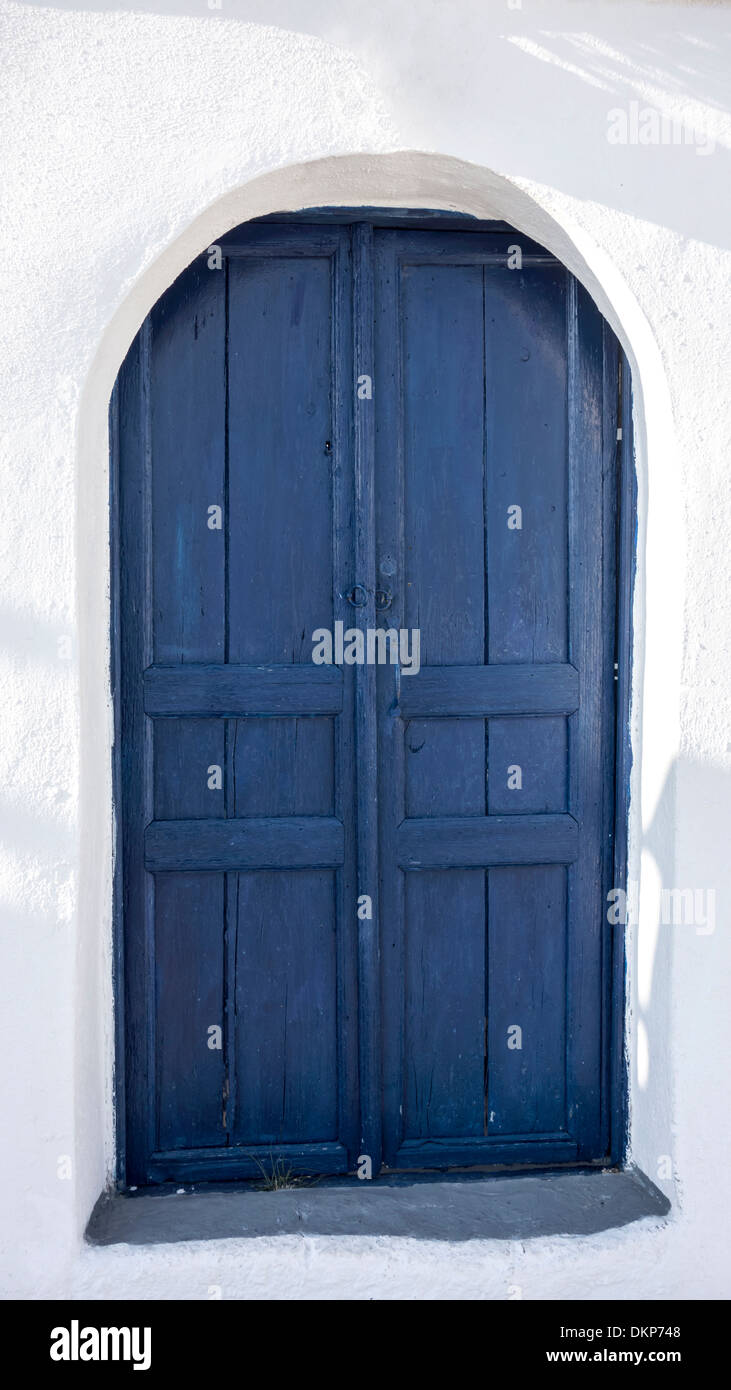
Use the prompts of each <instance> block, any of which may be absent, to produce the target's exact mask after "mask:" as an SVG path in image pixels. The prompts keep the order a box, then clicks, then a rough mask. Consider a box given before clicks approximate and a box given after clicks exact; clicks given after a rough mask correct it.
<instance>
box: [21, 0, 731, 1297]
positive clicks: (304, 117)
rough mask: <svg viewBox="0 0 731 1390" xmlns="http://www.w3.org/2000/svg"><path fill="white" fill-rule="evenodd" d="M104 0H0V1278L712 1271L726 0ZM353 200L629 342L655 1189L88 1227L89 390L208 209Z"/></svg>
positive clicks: (98, 462)
mask: <svg viewBox="0 0 731 1390" xmlns="http://www.w3.org/2000/svg"><path fill="white" fill-rule="evenodd" d="M102 6H103V0H96V3H94V0H92V2H91V4H90V5H88V6H87V5H85V4H84V3H83V0H75V3H74V0H63V3H59V4H57V5H55V6H50V7H47V8H42V7H41V6H40V5H37V4H35V3H27V4H21V3H11V4H7V5H4V6H3V11H2V12H3V30H4V36H3V40H2V42H3V47H4V49H5V52H6V59H5V64H4V66H5V74H6V78H5V84H4V85H5V90H6V93H7V95H6V96H5V97H4V99H3V102H2V108H3V119H4V122H5V127H6V129H5V132H4V135H3V140H2V147H3V163H4V165H5V170H6V172H5V175H4V179H3V183H4V188H3V193H4V201H5V212H4V220H5V225H6V227H7V246H8V251H7V256H6V266H7V277H6V284H5V286H4V288H3V293H2V300H1V301H0V303H1V304H2V312H1V313H0V335H1V336H2V359H1V370H0V391H1V392H2V397H3V400H2V410H1V418H2V433H3V464H4V487H3V501H4V506H3V525H2V559H1V560H0V567H1V568H0V587H1V592H2V598H1V599H0V670H1V671H2V692H3V718H2V773H1V775H0V798H1V800H0V839H1V841H2V850H3V853H2V867H1V868H0V905H1V909H2V914H1V916H2V960H1V961H0V978H1V979H2V993H3V1005H2V1015H1V1016H2V1024H1V1027H2V1050H1V1051H0V1072H1V1073H2V1114H3V1128H4V1137H3V1143H2V1161H3V1173H2V1180H1V1182H0V1191H1V1192H2V1197H3V1203H4V1205H5V1207H6V1210H5V1212H4V1214H3V1216H2V1221H1V1225H0V1229H1V1230H2V1237H3V1242H4V1246H5V1250H4V1254H3V1257H2V1288H3V1291H4V1293H5V1295H6V1296H10V1297H44V1296H45V1297H48V1296H62V1297H63V1296H73V1295H81V1294H84V1295H91V1296H97V1297H102V1298H104V1297H117V1296H120V1295H121V1296H130V1297H146V1296H150V1297H155V1298H160V1297H163V1298H164V1297H171V1298H191V1297H192V1298H196V1297H200V1298H205V1297H207V1291H208V1287H209V1285H220V1286H221V1287H222V1290H223V1296H224V1297H229V1298H236V1297H265V1296H267V1294H268V1293H269V1294H273V1295H274V1296H276V1297H280V1298H281V1297H295V1298H296V1297H325V1298H329V1297H332V1298H342V1297H346V1298H348V1297H350V1298H370V1297H375V1298H401V1297H406V1298H419V1297H426V1298H429V1297H439V1296H448V1297H452V1298H454V1297H468V1298H496V1299H500V1298H506V1297H508V1296H514V1294H509V1292H508V1291H509V1290H510V1289H514V1288H515V1286H518V1287H519V1288H520V1289H521V1290H522V1296H523V1297H524V1298H526V1299H528V1298H562V1297H579V1298H595V1297H603V1296H608V1297H615V1298H626V1297H640V1298H653V1297H664V1296H672V1297H690V1298H697V1297H701V1296H711V1297H717V1298H718V1297H728V1296H729V1294H730V1293H731V1278H730V1277H729V1261H728V1258H727V1253H726V1244H727V1242H728V1236H729V1231H728V1213H729V1210H731V1201H730V1200H729V1199H730V1198H731V1191H730V1190H729V1189H730V1187H731V1184H730V1183H729V1164H728V1157H727V1156H728V1153H729V1152H731V1122H730V1118H729V1117H730V1113H731V1112H730V1109H729V1104H728V1076H727V1067H728V1064H727V1052H728V1033H729V1025H728V1017H727V1016H728V1013H729V1004H728V999H729V983H730V982H729V955H730V947H729V942H730V935H729V910H728V904H729V900H730V898H731V853H729V849H728V838H729V836H728V823H729V794H728V787H729V766H730V761H729V752H730V751H731V744H730V743H729V733H728V730H729V705H730V704H731V682H730V681H729V662H728V647H729V629H730V626H731V625H730V624H729V617H728V594H729V581H730V578H731V575H730V570H731V566H730V564H729V545H728V540H729V536H730V535H731V500H730V497H729V489H728V486H727V485H726V474H727V472H728V441H729V437H730V435H731V429H730V426H729V390H728V366H729V360H731V342H730V341H729V339H730V335H731V292H730V288H729V287H730V284H731V277H730V275H729V271H730V270H731V265H730V262H731V256H730V254H729V248H730V245H731V198H730V196H729V187H730V183H729V146H730V145H731V122H730V121H729V113H728V90H729V85H730V84H729V71H730V69H731V52H730V39H731V14H730V13H729V9H728V7H727V6H724V5H703V4H678V5H660V4H646V5H645V4H636V3H633V2H632V0H613V2H612V3H591V4H586V5H585V4H581V3H574V0H566V3H563V4H559V3H554V2H553V0H549V2H548V3H545V4H542V3H540V2H539V0H524V3H523V5H522V7H520V8H513V7H512V6H511V5H510V4H508V3H503V2H502V0H500V2H499V3H498V0H455V2H454V3H450V4H445V3H441V4H440V3H437V2H436V0H433V2H432V3H427V2H426V0H422V3H419V4H415V3H413V0H382V3H371V4H369V5H366V6H364V5H363V4H362V3H361V0H308V2H307V3H305V0H301V3H295V2H294V0H222V9H221V10H214V11H211V10H209V9H208V8H207V4H206V0H152V2H151V3H149V4H148V3H145V0H137V3H134V2H133V0H132V2H130V0H120V3H119V6H118V8H117V9H116V10H115V11H114V12H111V11H110V12H108V13H107V12H104V10H103V8H102ZM631 101H638V102H639V103H640V105H641V106H645V105H648V104H651V105H654V106H656V107H658V108H659V109H660V110H662V111H664V112H666V113H667V114H669V115H670V116H674V115H677V116H679V117H681V118H682V119H684V120H685V122H686V124H688V125H690V126H692V127H694V128H697V130H698V131H699V132H701V136H702V138H703V139H706V140H707V139H712V140H713V141H714V142H715V149H714V150H713V151H712V152H711V153H701V152H700V151H699V150H698V149H697V148H696V147H695V146H694V145H692V144H691V145H687V146H681V147H672V146H671V147H663V146H645V147H641V146H640V147H637V146H616V145H611V144H609V143H608V141H607V138H606V134H607V126H608V121H607V112H608V111H609V110H610V109H611V108H613V107H617V106H626V105H627V103H629V102H631ZM351 203H354V204H358V203H364V204H383V205H385V204H390V205H397V206H405V205H411V206H422V207H455V208H460V209H463V210H465V211H469V212H472V213H475V214H477V215H480V216H491V215H492V216H498V217H505V218H506V219H507V220H509V221H512V222H514V223H515V225H516V226H518V227H520V228H522V229H523V230H524V231H526V232H528V233H531V234H533V235H535V236H536V237H537V238H538V239H539V240H541V241H543V242H544V243H545V244H547V245H549V246H550V247H551V248H552V249H553V250H555V251H556V252H557V254H559V255H560V256H561V257H562V258H563V259H564V260H565V261H566V263H567V264H568V265H569V266H570V267H571V269H572V270H574V271H575V272H576V273H577V274H578V275H579V276H580V277H581V278H582V279H583V281H584V283H586V284H587V285H588V287H589V289H590V290H591V292H592V293H593V294H594V295H595V297H596V299H597V302H598V303H599V304H600V307H601V308H602V309H603V311H604V312H605V313H606V314H607V316H608V317H609V318H610V320H611V322H612V323H613V325H614V327H615V328H616V329H617V331H618V332H619V334H620V336H621V338H622V341H623V343H624V344H625V347H626V348H627V350H628V352H629V353H630V356H631V359H632V362H633V365H634V369H635V391H636V400H637V424H636V429H637V448H638V469H639V488H640V516H639V536H638V583H637V600H636V613H635V623H636V642H635V666H634V677H635V684H634V691H635V702H634V719H633V726H634V747H635V768H634V776H633V803H632V814H631V827H630V829H631V864H632V874H633V875H634V876H635V877H639V876H640V870H641V874H642V899H641V904H642V905H641V919H640V926H639V928H638V929H637V930H633V931H632V932H631V933H630V941H629V968H630V979H631V989H630V995H631V998H630V1009H629V1017H628V1045H629V1050H630V1056H631V1072H632V1085H631V1102H632V1156H633V1158H634V1159H635V1160H636V1161H637V1162H638V1163H639V1164H640V1165H641V1166H642V1167H643V1168H644V1169H645V1170H646V1171H647V1172H648V1173H649V1175H650V1176H651V1177H653V1178H657V1177H658V1163H659V1162H660V1161H661V1158H662V1156H663V1155H668V1156H670V1158H671V1160H672V1167H673V1173H674V1180H671V1181H667V1180H664V1181H661V1182H660V1183H659V1185H660V1186H662V1187H663V1188H664V1189H665V1190H666V1191H667V1192H668V1195H670V1196H671V1197H672V1200H673V1202H674V1207H673V1216H672V1219H671V1220H670V1221H668V1222H666V1223H664V1224H661V1225H658V1226H656V1225H654V1224H653V1223H643V1224H642V1225H640V1226H635V1227H630V1228H627V1229H625V1230H621V1231H617V1232H612V1233H608V1234H606V1235H604V1236H602V1237H594V1238H591V1239H582V1240H575V1239H569V1238H565V1239H561V1240H550V1241H549V1240H541V1241H534V1242H526V1244H525V1245H524V1246H523V1245H520V1244H509V1245H500V1244H493V1243H489V1242H472V1243H470V1244H468V1245H466V1246H465V1245H462V1246H458V1245H455V1246H446V1245H437V1244H424V1243H421V1242H420V1243H417V1242H413V1241H411V1240H409V1239H408V1237H407V1236H405V1237H404V1239H403V1240H381V1241H357V1240H355V1239H342V1238H341V1239H337V1240H336V1239H324V1238H319V1239H313V1238H305V1239H301V1240H300V1239H294V1238H291V1239H290V1238H287V1239H283V1240H281V1241H280V1242H274V1241H252V1242H245V1241H242V1242H222V1243H215V1244H211V1245H205V1244H199V1245H191V1246H169V1247H162V1248H161V1247H158V1248H153V1249H150V1250H139V1249H133V1248H126V1247H120V1248H116V1249H113V1250H111V1249H107V1250H91V1249H88V1248H85V1247H84V1246H83V1243H82V1233H83V1229H84V1225H85V1222H86V1219H87V1217H88V1214H89V1212H90V1209H91V1207H92V1205H93V1203H94V1201H95V1199H96V1197H97V1195H98V1194H99V1192H100V1191H101V1190H102V1188H103V1187H104V1185H105V1182H107V1181H108V1180H109V1177H110V1175H111V1173H112V1171H113V1162H114V1159H113V1152H114V1146H113V1113H112V1105H111V1080H112V1057H113V1054H112V991H111V970H110V959H111V869H112V858H111V846H112V807H111V786H110V743H111V718H110V705H109V696H108V690H109V678H108V541H107V526H108V510H107V487H108V454H107V443H106V410H107V404H108V399H109V393H110V390H111V386H112V383H113V380H114V376H115V374H116V371H117V369H118V366H119V363H120V361H121V359H122V357H123V356H124V353H125V351H126V348H127V346H128V344H129V342H130V340H131V338H132V336H133V334H134V332H135V331H136V329H137V327H138V325H139V323H140V322H141V320H142V318H143V317H144V315H145V314H146V312H147V310H148V309H149V307H150V306H151V304H152V303H154V301H155V299H156V298H157V297H158V295H159V294H160V293H161V292H162V291H163V289H164V288H165V286H166V285H167V284H169V282H170V281H171V280H172V278H173V277H174V276H175V275H176V274H177V273H178V271H179V270H180V269H181V268H182V267H183V265H185V264H186V262H187V261H188V260H189V259H190V258H191V257H192V256H193V255H194V254H196V253H198V252H199V251H200V250H201V249H203V248H204V247H205V246H207V245H208V244H209V243H210V242H211V241H213V240H215V238H216V236H217V235H220V234H222V233H223V232H224V231H225V230H227V229H228V228H229V227H231V226H234V225H236V224H237V223H238V222H240V221H242V220H244V219H245V218H246V217H249V216H252V215H258V214H261V213H264V212H269V211H274V210H276V209H278V208H285V207H299V206H303V205H304V206H307V205H313V204H351ZM661 886H665V887H671V886H680V887H702V888H704V889H707V888H714V889H715V890H716V896H717V921H716V929H715V932H714V933H713V934H711V935H697V934H696V933H695V932H694V930H693V928H692V927H684V928H682V927H675V928H673V927H662V926H658V925H657V893H658V891H659V888H660V887H661ZM62 1155H68V1157H69V1158H70V1160H71V1171H72V1176H71V1178H70V1179H62V1178H59V1177H58V1176H57V1174H58V1171H59V1168H58V1164H59V1158H60V1156H62ZM660 1171H664V1170H663V1169H661V1170H660ZM181 1200H184V1199H182V1198H181Z"/></svg>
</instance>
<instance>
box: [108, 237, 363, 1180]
mask: <svg viewBox="0 0 731 1390" xmlns="http://www.w3.org/2000/svg"><path fill="white" fill-rule="evenodd" d="M254 243H255V244H253V245H247V246H246V247H244V248H240V249H241V254H240V255H239V254H237V253H236V252H235V251H229V248H227V255H226V258H225V260H224V264H223V269H221V270H219V271H216V270H214V269H210V268H209V267H208V264H207V260H206V258H205V257H203V258H201V260H200V261H199V262H196V263H195V264H194V265H193V266H192V267H191V268H190V269H189V270H188V271H186V272H185V274H184V275H183V276H181V277H180V279H179V280H178V281H177V282H176V284H175V285H174V286H172V287H171V290H170V291H169V292H168V294H167V295H165V296H164V297H163V299H162V300H161V301H160V303H159V304H158V305H157V306H156V309H155V311H154V312H153V314H152V315H151V317H150V319H149V320H148V322H147V324H146V325H145V327H144V328H143V330H142V332H141V334H140V336H139V338H138V340H137V342H136V343H135V345H134V346H133V349H132V350H131V352H130V355H129V358H128V360H127V363H126V364H125V368H124V370H123V373H122V379H121V395H122V397H123V400H122V402H121V405H122V409H121V412H120V424H121V429H120V493H121V501H122V555H123V568H124V581H123V599H124V602H123V667H124V678H125V682H126V684H125V698H124V699H123V702H122V720H123V729H122V734H123V740H124V744H125V748H126V749H127V756H128V780H127V788H126V798H125V820H124V829H123V853H124V856H125V870H126V880H127V885H128V896H127V914H126V930H127V958H128V959H129V960H130V961H131V960H133V959H134V958H138V959H139V960H141V961H143V962H144V966H141V967H140V968H139V969H137V970H133V971H132V972H131V974H130V978H129V991H128V1000H129V1008H130V1013H131V1026H130V1028H129V1033H128V1036H129V1041H130V1050H131V1066H130V1074H131V1078H132V1082H133V1085H134V1086H135V1091H134V1094H133V1095H131V1096H130V1105H129V1112H128V1113H129V1118H130V1130H131V1140H130V1143H129V1145H128V1149H129V1153H128V1176H129V1178H130V1180H137V1181H142V1182H144V1181H158V1180H161V1179H166V1178H168V1179H169V1178H173V1179H174V1178H178V1179H179V1178H185V1177H196V1178H205V1177H216V1176H227V1175H228V1176H231V1177H240V1176H257V1175H259V1166H258V1165H259V1164H261V1163H263V1164H264V1167H265V1168H266V1167H267V1165H269V1166H271V1164H272V1163H276V1161H277V1157H278V1156H284V1161H286V1164H287V1166H293V1167H294V1168H300V1169H301V1168H304V1169H306V1170H309V1169H314V1171H320V1170H321V1169H323V1170H325V1171H342V1170H343V1169H344V1168H347V1166H348V1164H349V1162H352V1161H354V1154H353V1150H354V1148H355V1135H356V1130H357V1123H358V1115H357V1105H358V1095H357V1088H356V1086H355V1085H354V1082H353V1076H354V1072H355V1068H356V1067H357V1053H356V1048H355V1031H354V1030H355V1022H356V1019H355V1010H354V1007H353V998H354V990H355V932H354V926H353V911H352V904H353V902H354V900H355V888H354V883H353V865H354V854H355V838H354V835H355V832H354V818H353V806H354V785H353V758H352V742H353V728H352V719H353V697H352V672H351V671H349V670H346V671H345V672H343V671H342V670H340V669H330V670H324V669H322V668H317V667H314V666H313V665H312V662H311V653H312V631H313V629H314V628H315V627H321V626H325V627H330V626H331V625H332V622H333V618H334V615H335V614H336V613H337V615H338V616H340V617H342V616H343V614H342V609H343V606H344V601H343V600H342V599H341V597H340V590H341V588H342V587H343V586H342V579H341V573H342V571H343V555H344V554H347V553H348V551H349V549H350V540H349V537H350V534H351V531H352V524H353V521H352V510H353V504H352V472H353V467H352V453H351V451H350V449H349V444H348V440H349V431H348V424H347V422H348V419H349V415H350V410H351V404H350V399H349V397H346V396H345V394H344V392H343V386H342V375H343V372H344V371H347V369H348V368H347V363H348V358H349V356H350V355H351V351H352V349H351V333H350V312H349V308H348V306H347V303H346V296H345V295H344V294H343V287H344V284H345V283H346V282H347V277H348V275H349V269H348V262H349V251H348V239H347V237H346V236H345V234H343V233H342V232H339V231H332V232H328V233H325V234H323V233H320V232H317V233H315V234H313V235H312V236H311V237H309V238H308V237H307V236H306V235H305V236H304V237H303V236H301V235H299V234H294V235H290V236H289V238H288V240H287V239H286V238H285V239H284V241H282V239H281V238H280V240H279V242H278V243H277V244H276V245H274V244H272V241H271V238H269V239H267V238H264V239H263V240H260V242H259V244H258V245H257V244H256V238H254ZM135 787H137V788H138V789H139V794H137V795H135V790H134V789H135ZM346 904H347V910H346Z"/></svg>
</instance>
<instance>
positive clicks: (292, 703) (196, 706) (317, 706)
mask: <svg viewBox="0 0 731 1390" xmlns="http://www.w3.org/2000/svg"><path fill="white" fill-rule="evenodd" d="M144 680H145V713H146V714H150V715H153V716H154V717H156V718H160V717H166V716H167V717H179V718H184V717H200V718H211V719H214V718H229V719H237V718H246V717H248V716H256V715H293V716H296V715H304V714H339V713H340V711H341V710H342V708H343V673H342V670H341V669H340V667H339V666H312V665H310V664H304V663H303V664H302V665H299V666H296V665H292V666H234V665H231V666H224V665H206V664H202V663H201V664H199V663H193V662H190V663H184V662H181V663H179V664H178V665H170V666H148V668H147V670H146V671H145V677H144Z"/></svg>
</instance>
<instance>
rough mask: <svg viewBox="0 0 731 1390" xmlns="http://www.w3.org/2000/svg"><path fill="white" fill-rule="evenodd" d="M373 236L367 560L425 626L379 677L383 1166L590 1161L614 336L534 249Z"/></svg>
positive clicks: (403, 614)
mask: <svg viewBox="0 0 731 1390" xmlns="http://www.w3.org/2000/svg"><path fill="white" fill-rule="evenodd" d="M503 245H504V243H503ZM376 247H377V275H376V324H377V348H376V356H377V359H378V360H379V363H380V369H381V370H380V377H379V380H380V382H381V390H380V393H379V396H378V400H377V440H378V451H377V494H378V501H379V510H378V527H379V530H378V536H379V550H380V551H382V552H383V553H385V555H386V560H387V563H388V564H389V565H390V566H392V567H393V571H392V572H394V579H393V581H392V582H393V588H394V593H395V598H394V605H393V608H392V610H391V612H390V613H389V618H390V621H391V622H392V623H393V625H394V626H396V625H399V624H403V625H404V626H409V627H420V629H421V637H422V645H421V660H422V669H421V671H420V672H419V674H418V675H409V676H407V675H405V674H403V673H401V674H400V676H399V675H396V676H395V675H394V674H393V673H392V672H390V671H388V670H384V671H383V672H382V673H381V675H380V682H379V691H380V694H379V707H380V751H381V762H380V778H381V782H380V785H381V788H382V802H381V818H382V827H381V884H382V897H381V913H382V921H383V933H384V966H383V989H384V999H385V1001H386V1002H385V1007H384V1067H385V1087H384V1089H385V1097H386V1101H385V1134H386V1141H385V1150H386V1154H385V1157H386V1163H387V1164H389V1165H390V1166H393V1167H402V1168H403V1167H414V1166H416V1167H424V1166H425V1167H430V1166H443V1165H445V1164H446V1165H449V1164H461V1163H465V1162H470V1163H491V1162H502V1161H506V1160H507V1161H510V1160H511V1159H514V1160H520V1161H527V1162H531V1161H535V1162H553V1161H556V1159H557V1158H560V1159H563V1160H570V1159H571V1158H576V1157H584V1156H592V1157H593V1156H597V1155H598V1154H599V1153H600V1152H601V1143H602V1137H601V1114H602V1057H601V1041H600V1037H599V1031H598V1030H599V1027H600V1023H599V1020H600V1018H601V1011H602V1005H601V999H602V989H603V985H602V970H603V965H602V943H601V937H602V920H603V912H602V874H603V872H604V871H605V869H606V857H605V856H606V849H607V845H608V835H607V828H608V821H606V820H602V814H603V812H601V813H600V801H601V797H600V796H598V789H599V786H600V783H601V782H602V778H603V777H604V776H605V774H606V768H607V766H608V764H607V762H606V757H607V750H608V749H609V750H611V717H612V704H611V694H612V691H611V665H610V663H609V654H610V651H611V641H612V631H613V628H612V619H611V593H610V592H608V590H607V588H606V587H605V586H606V584H607V572H606V571H605V568H604V565H605V558H604V557H605V553H606V541H607V538H608V537H611V527H612V524H613V522H612V504H611V502H610V499H609V497H608V495H607V494H604V496H602V490H603V488H604V487H605V485H606V478H607V475H608V474H609V475H611V470H612V452H611V444H610V441H609V439H608V438H607V437H606V431H605V432H604V433H603V423H602V422H603V418H604V414H605V410H606V406H605V402H604V395H603V392H604V386H605V376H607V377H609V375H610V374H609V372H608V371H607V370H606V368H607V360H608V361H609V362H611V358H612V352H613V348H612V345H611V343H609V342H608V340H605V337H604V334H603V328H602V324H601V319H600V317H599V315H598V314H597V312H596V310H595V309H594V307H593V305H591V303H590V301H589V300H588V297H587V296H582V295H581V294H577V290H576V286H575V283H574V282H573V281H571V279H570V277H568V276H567V274H566V272H565V270H564V269H563V268H562V267H561V266H560V265H558V264H557V263H556V262H554V261H552V260H551V258H550V257H546V256H545V255H536V256H531V255H530V254H529V255H528V256H526V258H525V260H524V265H523V268H522V269H521V270H516V271H512V270H509V269H508V267H507V258H506V257H505V255H504V254H502V255H501V254H500V249H501V248H500V244H499V242H497V241H496V239H495V238H490V237H487V236H485V237H483V236H481V235H477V234H475V235H469V236H462V237H458V236H455V235H454V234H452V233H444V234H440V233H433V232H418V231H415V232H391V231H381V232H377V233H376ZM613 404H614V403H613V402H612V408H613ZM603 507H604V508H605V510H603ZM610 582H611V581H610ZM589 692H591V693H590V694H589ZM590 750H591V751H590ZM610 756H611V753H610ZM604 810H606V806H604ZM440 981H441V982H442V987H443V997H441V996H440V990H439V982H440ZM577 1010H579V1011H581V1013H582V1020H583V1021H582V1026H581V1027H580V1028H578V1029H577V1027H576V1024H577ZM447 1091H449V1093H450V1095H451V1099H450V1101H449V1102H447V1101H446V1100H443V1096H446V1094H447Z"/></svg>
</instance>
